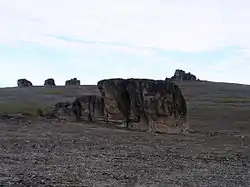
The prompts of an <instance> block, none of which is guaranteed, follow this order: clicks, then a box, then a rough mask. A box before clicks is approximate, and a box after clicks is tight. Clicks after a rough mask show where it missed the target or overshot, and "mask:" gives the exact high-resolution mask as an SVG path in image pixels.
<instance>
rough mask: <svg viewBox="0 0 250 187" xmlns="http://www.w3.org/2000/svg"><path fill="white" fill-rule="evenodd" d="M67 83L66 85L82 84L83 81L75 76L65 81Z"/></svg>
mask: <svg viewBox="0 0 250 187" xmlns="http://www.w3.org/2000/svg"><path fill="white" fill-rule="evenodd" d="M65 85H66V86H80V85H81V82H80V80H77V78H73V79H70V80H67V81H66V82H65Z"/></svg>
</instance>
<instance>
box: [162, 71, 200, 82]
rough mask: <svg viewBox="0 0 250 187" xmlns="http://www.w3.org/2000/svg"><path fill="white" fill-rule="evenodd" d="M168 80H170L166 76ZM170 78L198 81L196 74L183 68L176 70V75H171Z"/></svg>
mask: <svg viewBox="0 0 250 187" xmlns="http://www.w3.org/2000/svg"><path fill="white" fill-rule="evenodd" d="M166 80H169V79H168V78H166ZM170 80H176V81H196V80H197V78H196V76H195V75H193V74H191V73H190V72H189V73H186V72H185V71H183V70H180V69H177V70H175V73H174V76H172V77H171V79H170Z"/></svg>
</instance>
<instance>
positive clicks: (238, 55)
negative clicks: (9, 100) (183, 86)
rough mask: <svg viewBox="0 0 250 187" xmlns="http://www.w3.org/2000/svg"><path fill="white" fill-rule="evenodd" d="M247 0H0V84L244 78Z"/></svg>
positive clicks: (249, 79) (249, 40) (247, 68)
mask: <svg viewBox="0 0 250 187" xmlns="http://www.w3.org/2000/svg"><path fill="white" fill-rule="evenodd" d="M249 9H250V1H249V0H188V1H187V0H126V1H124V0H91V1H89V0H22V1H20V0H8V1H7V0H0V65H1V66H0V67H1V72H0V87H8V86H16V85H17V79H19V78H26V79H28V80H30V81H31V82H32V83H33V84H34V85H43V83H44V80H45V79H47V78H54V79H55V82H56V84H58V85H63V84H65V81H66V80H68V79H70V78H74V77H76V78H78V79H80V81H81V84H96V83H97V81H98V80H100V79H104V78H111V77H112V78H114V77H122V78H130V77H139V78H153V79H165V78H166V77H171V76H172V75H173V74H174V71H175V69H183V70H185V71H187V72H191V73H193V74H195V75H196V76H197V77H198V78H200V79H202V80H210V81H218V82H233V83H242V84H250V74H249V72H250V11H249Z"/></svg>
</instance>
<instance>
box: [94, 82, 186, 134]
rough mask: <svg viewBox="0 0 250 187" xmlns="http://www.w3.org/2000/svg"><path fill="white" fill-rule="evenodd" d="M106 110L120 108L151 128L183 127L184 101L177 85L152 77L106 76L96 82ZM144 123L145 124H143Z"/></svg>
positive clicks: (129, 119) (126, 115) (128, 119)
mask: <svg viewBox="0 0 250 187" xmlns="http://www.w3.org/2000/svg"><path fill="white" fill-rule="evenodd" d="M97 86H98V88H99V90H100V92H101V94H102V96H103V97H104V102H105V107H106V110H107V111H108V112H109V113H111V114H112V113H113V114H115V113H116V114H117V113H119V112H117V110H118V111H120V113H121V114H122V116H123V117H124V119H125V123H126V127H128V126H129V124H130V123H131V122H135V123H137V124H138V125H139V128H142V129H143V128H144V129H145V128H146V129H147V130H149V131H151V132H152V131H153V132H156V131H158V132H171V131H172V130H174V131H175V132H176V131H178V132H180V131H185V130H187V129H188V128H189V127H188V126H187V123H186V116H187V107H186V101H185V99H184V97H183V95H182V93H181V90H180V89H179V87H178V86H177V85H175V84H174V83H172V82H170V81H164V80H152V79H120V78H118V79H105V80H101V81H99V82H98V83H97ZM145 126H146V127H145Z"/></svg>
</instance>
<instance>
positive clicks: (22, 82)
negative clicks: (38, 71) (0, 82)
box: [17, 79, 33, 88]
mask: <svg viewBox="0 0 250 187" xmlns="http://www.w3.org/2000/svg"><path fill="white" fill-rule="evenodd" d="M17 86H18V87H19V88H23V87H32V86H33V85H32V83H31V82H30V81H29V80H27V79H18V80H17Z"/></svg>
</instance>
